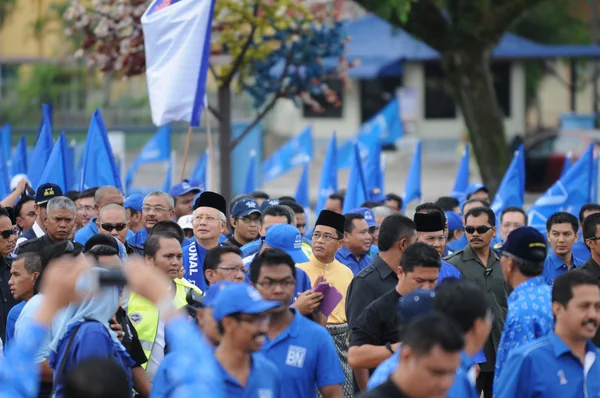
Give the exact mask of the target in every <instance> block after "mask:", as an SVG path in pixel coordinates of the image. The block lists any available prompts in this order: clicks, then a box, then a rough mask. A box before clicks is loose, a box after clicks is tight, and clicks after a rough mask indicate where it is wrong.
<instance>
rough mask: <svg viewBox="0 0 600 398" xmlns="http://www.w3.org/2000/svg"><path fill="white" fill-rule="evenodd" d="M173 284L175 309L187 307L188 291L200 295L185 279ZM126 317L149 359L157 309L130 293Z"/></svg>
mask: <svg viewBox="0 0 600 398" xmlns="http://www.w3.org/2000/svg"><path fill="white" fill-rule="evenodd" d="M173 282H175V287H176V290H175V297H173V304H175V307H177V308H182V307H184V306H185V305H187V302H186V299H185V296H186V295H187V293H188V292H189V291H190V289H194V290H196V291H197V292H198V293H200V294H202V291H201V290H200V289H198V288H197V287H196V286H195V285H193V284H192V283H190V282H188V281H187V280H185V279H174V280H173ZM127 315H128V316H129V319H130V320H131V323H132V324H133V327H135V330H136V331H137V334H138V338H139V339H140V343H141V344H142V349H143V350H144V354H146V358H148V359H150V353H151V352H152V346H153V345H154V340H156V333H157V332H158V322H159V314H158V308H156V305H154V303H152V302H150V301H148V300H146V299H145V298H144V297H142V296H139V295H137V294H135V293H131V295H130V296H129V304H128V306H127ZM147 363H148V362H146V363H145V364H144V365H143V368H144V369H146V364H147Z"/></svg>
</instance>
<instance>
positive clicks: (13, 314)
mask: <svg viewBox="0 0 600 398" xmlns="http://www.w3.org/2000/svg"><path fill="white" fill-rule="evenodd" d="M25 304H26V302H25V301H21V302H20V303H19V304H17V305H15V306H14V307H12V308H11V309H10V311H8V317H7V318H6V338H5V339H4V340H5V341H4V350H6V346H7V345H8V344H9V343H10V341H11V340H13V339H14V337H15V323H17V319H19V315H21V311H23V307H25Z"/></svg>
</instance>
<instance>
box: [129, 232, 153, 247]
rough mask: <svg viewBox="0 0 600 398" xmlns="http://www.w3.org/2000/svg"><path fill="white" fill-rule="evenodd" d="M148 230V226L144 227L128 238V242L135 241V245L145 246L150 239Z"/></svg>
mask: <svg viewBox="0 0 600 398" xmlns="http://www.w3.org/2000/svg"><path fill="white" fill-rule="evenodd" d="M148 235H149V233H148V230H147V229H146V228H142V229H140V230H139V231H137V232H136V233H135V234H134V235H133V237H132V238H130V239H127V242H129V243H133V244H134V245H138V246H144V243H146V241H147V240H148Z"/></svg>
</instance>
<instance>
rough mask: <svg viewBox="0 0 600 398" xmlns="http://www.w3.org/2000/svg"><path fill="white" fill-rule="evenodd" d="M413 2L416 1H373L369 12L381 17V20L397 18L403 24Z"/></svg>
mask: <svg viewBox="0 0 600 398" xmlns="http://www.w3.org/2000/svg"><path fill="white" fill-rule="evenodd" d="M415 1H418V0H392V1H390V0H387V1H384V0H374V1H373V2H372V7H370V10H371V11H372V12H374V13H375V14H377V15H379V16H381V17H382V18H383V19H386V20H390V19H393V18H397V19H399V20H400V21H402V22H403V23H406V21H407V20H408V14H410V9H411V6H412V3H413V2H415Z"/></svg>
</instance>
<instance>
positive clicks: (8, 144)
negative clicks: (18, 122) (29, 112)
mask: <svg viewBox="0 0 600 398" xmlns="http://www.w3.org/2000/svg"><path fill="white" fill-rule="evenodd" d="M0 134H2V148H3V149H4V159H11V150H12V127H11V125H10V123H6V124H5V125H4V126H2V128H1V129H0Z"/></svg>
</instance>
